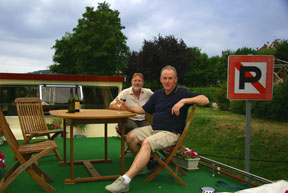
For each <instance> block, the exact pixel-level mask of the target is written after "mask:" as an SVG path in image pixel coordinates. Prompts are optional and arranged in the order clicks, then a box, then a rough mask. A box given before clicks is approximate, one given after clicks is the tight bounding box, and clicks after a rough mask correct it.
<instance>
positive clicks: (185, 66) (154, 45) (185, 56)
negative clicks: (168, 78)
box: [125, 35, 194, 84]
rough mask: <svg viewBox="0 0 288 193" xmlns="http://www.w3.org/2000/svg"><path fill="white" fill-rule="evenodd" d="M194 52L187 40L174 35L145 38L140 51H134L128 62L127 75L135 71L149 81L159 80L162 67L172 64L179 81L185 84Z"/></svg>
mask: <svg viewBox="0 0 288 193" xmlns="http://www.w3.org/2000/svg"><path fill="white" fill-rule="evenodd" d="M193 59H194V54H193V53H192V52H191V51H189V49H188V47H187V46H186V44H185V42H184V41H183V40H182V39H180V40H178V39H176V38H175V37H174V36H173V35H170V36H165V37H162V36H161V35H158V37H154V39H153V41H147V40H144V43H143V46H142V49H141V50H140V52H132V53H131V55H130V57H129V59H128V63H127V69H126V70H125V75H127V76H128V77H131V75H132V74H133V73H134V72H141V73H143V74H144V76H145V81H146V82H147V81H148V82H155V81H157V82H159V75H160V71H161V69H162V68H163V67H164V66H166V65H172V66H174V67H175V68H176V69H177V73H178V82H179V83H180V84H183V78H184V75H185V74H186V73H187V72H188V71H189V70H190V69H191V66H190V63H191V61H192V60H193Z"/></svg>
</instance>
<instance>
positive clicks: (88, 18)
mask: <svg viewBox="0 0 288 193" xmlns="http://www.w3.org/2000/svg"><path fill="white" fill-rule="evenodd" d="M122 29H124V26H122V25H121V23H120V18H119V12H118V11H117V10H111V9H110V5H109V4H108V3H106V2H103V3H99V4H98V7H97V10H94V8H93V7H86V12H85V13H84V14H83V18H81V19H79V20H78V25H77V27H75V28H74V29H73V33H71V34H69V33H66V34H65V35H64V36H63V37H62V39H60V40H56V43H55V45H54V46H53V48H54V49H55V53H54V56H53V61H54V64H53V65H51V66H50V70H51V71H52V72H54V73H58V74H60V73H61V74H84V75H115V74H117V73H121V71H122V70H123V68H124V66H125V63H126V60H127V56H128V54H129V48H128V47H127V45H126V40H127V38H126V37H125V36H124V34H123V33H122V31H121V30H122Z"/></svg>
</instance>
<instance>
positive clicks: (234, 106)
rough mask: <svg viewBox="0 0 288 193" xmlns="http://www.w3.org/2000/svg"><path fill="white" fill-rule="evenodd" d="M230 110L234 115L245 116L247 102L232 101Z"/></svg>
mask: <svg viewBox="0 0 288 193" xmlns="http://www.w3.org/2000/svg"><path fill="white" fill-rule="evenodd" d="M230 110H231V112H233V113H238V114H245V113H246V100H231V101H230Z"/></svg>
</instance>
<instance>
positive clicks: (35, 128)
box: [15, 98, 64, 160]
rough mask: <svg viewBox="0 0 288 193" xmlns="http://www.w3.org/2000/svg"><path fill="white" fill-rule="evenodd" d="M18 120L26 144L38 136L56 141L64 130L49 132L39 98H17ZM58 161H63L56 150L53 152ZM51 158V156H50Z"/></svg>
mask: <svg viewBox="0 0 288 193" xmlns="http://www.w3.org/2000/svg"><path fill="white" fill-rule="evenodd" d="M15 102H16V107H17V113H18V118H19V122H20V126H21V130H22V134H23V137H24V143H23V144H26V143H31V142H30V140H31V139H32V138H34V137H37V136H47V138H48V140H54V139H55V137H56V136H57V135H59V134H63V132H64V131H63V129H59V130H49V129H48V127H47V124H46V120H45V117H44V112H43V107H42V101H41V99H39V98H17V99H16V100H15ZM53 151H54V154H52V155H56V157H57V159H58V160H62V159H61V157H60V155H59V153H58V152H57V150H56V149H54V150H53ZM49 156H50V155H49Z"/></svg>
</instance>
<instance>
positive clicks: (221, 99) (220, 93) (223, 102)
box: [215, 82, 230, 111]
mask: <svg viewBox="0 0 288 193" xmlns="http://www.w3.org/2000/svg"><path fill="white" fill-rule="evenodd" d="M215 102H216V103H217V105H218V107H219V109H220V110H224V111H227V110H229V109H230V101H229V100H228V99H227V82H224V83H223V84H221V85H220V87H218V88H217V89H216V90H215Z"/></svg>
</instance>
